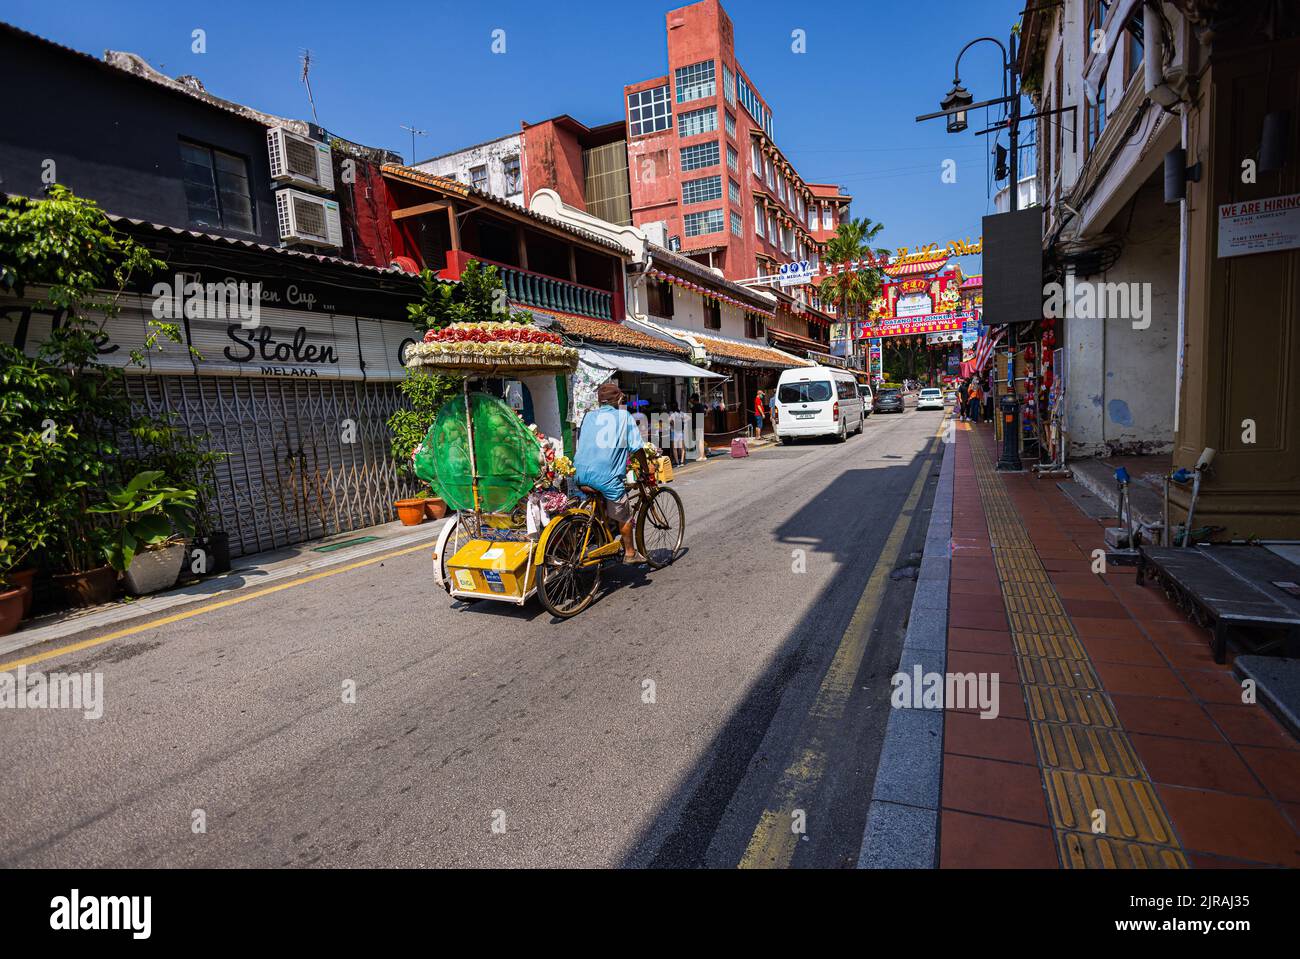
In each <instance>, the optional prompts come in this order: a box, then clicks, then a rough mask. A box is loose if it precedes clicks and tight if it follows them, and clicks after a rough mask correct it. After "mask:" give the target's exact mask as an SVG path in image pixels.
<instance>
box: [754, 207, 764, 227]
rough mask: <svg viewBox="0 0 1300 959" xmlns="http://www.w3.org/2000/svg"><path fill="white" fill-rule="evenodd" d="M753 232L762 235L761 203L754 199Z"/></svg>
mask: <svg viewBox="0 0 1300 959" xmlns="http://www.w3.org/2000/svg"><path fill="white" fill-rule="evenodd" d="M754 232H755V233H757V234H758V235H759V236H763V204H762V203H759V202H758V201H757V200H755V201H754Z"/></svg>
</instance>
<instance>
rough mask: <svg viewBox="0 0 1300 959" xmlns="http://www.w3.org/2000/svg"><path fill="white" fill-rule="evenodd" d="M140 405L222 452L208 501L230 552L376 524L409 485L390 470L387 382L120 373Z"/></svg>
mask: <svg viewBox="0 0 1300 959" xmlns="http://www.w3.org/2000/svg"><path fill="white" fill-rule="evenodd" d="M127 383H128V389H129V393H130V396H131V400H132V402H133V403H134V404H135V406H136V409H137V410H138V411H140V412H148V413H150V414H152V415H155V416H157V415H159V414H161V413H164V412H174V413H177V414H179V419H178V425H182V426H183V427H184V428H185V429H186V430H188V431H189V432H191V433H193V434H198V435H202V434H204V433H207V434H209V435H210V436H211V443H210V445H211V448H212V449H215V450H222V451H224V452H226V453H228V454H229V455H228V456H227V458H226V459H225V460H224V461H223V462H222V463H220V464H219V465H218V466H217V469H216V478H217V483H216V486H217V493H216V502H215V503H214V504H212V506H211V511H212V512H213V513H215V514H217V515H219V516H220V518H221V521H222V525H223V528H224V529H225V530H226V532H228V533H229V534H230V551H231V555H233V556H240V555H244V554H246V553H255V552H261V551H263V550H268V549H275V548H278V547H282V546H288V545H290V544H293V543H301V542H305V541H307V540H312V539H319V538H321V537H324V536H331V535H334V534H337V533H343V532H347V531H349V530H354V529H358V528H361V527H365V526H373V525H375V524H378V523H384V522H387V521H389V520H391V519H392V518H393V506H392V504H393V501H394V500H395V499H400V498H401V497H402V496H406V495H409V494H410V492H411V487H410V486H409V485H408V484H407V483H406V481H405V480H404V479H403V478H401V477H399V476H398V475H397V471H396V469H395V468H394V464H393V460H392V456H391V452H390V446H389V443H390V437H389V432H388V427H387V425H386V422H387V420H388V417H389V416H390V415H391V414H392V413H393V412H394V411H395V410H397V409H399V408H400V407H401V406H402V405H403V402H404V401H403V400H402V397H401V395H400V394H399V393H398V391H397V384H396V383H392V382H361V381H349V380H322V379H295V378H288V377H285V378H274V377H267V378H254V377H209V376H204V377H197V376H189V377H186V376H153V375H150V376H129V377H128V378H127Z"/></svg>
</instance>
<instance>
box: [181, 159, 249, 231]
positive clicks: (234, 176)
mask: <svg viewBox="0 0 1300 959" xmlns="http://www.w3.org/2000/svg"><path fill="white" fill-rule="evenodd" d="M181 177H182V179H183V181H184V183H185V202H186V204H187V206H188V207H189V216H190V224H191V225H192V226H215V227H220V228H222V229H226V230H238V231H240V232H241V233H255V232H257V226H256V222H255V220H254V217H253V194H252V191H251V189H250V188H249V185H248V161H246V160H245V159H244V158H243V157H241V156H236V155H235V154H233V153H225V152H224V151H222V150H214V149H212V148H211V147H205V146H199V145H198V144H197V143H187V142H185V141H184V140H182V141H181Z"/></svg>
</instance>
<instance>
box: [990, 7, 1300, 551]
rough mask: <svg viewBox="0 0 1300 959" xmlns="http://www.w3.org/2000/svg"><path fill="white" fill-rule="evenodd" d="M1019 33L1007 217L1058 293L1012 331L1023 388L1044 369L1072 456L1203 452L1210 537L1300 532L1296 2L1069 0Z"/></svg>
mask: <svg viewBox="0 0 1300 959" xmlns="http://www.w3.org/2000/svg"><path fill="white" fill-rule="evenodd" d="M1019 33H1020V40H1021V45H1020V51H1019V63H1018V67H1019V72H1020V75H1021V77H1022V79H1023V85H1024V88H1025V90H1026V92H1027V93H1028V94H1029V95H1030V96H1032V97H1033V99H1034V101H1035V105H1036V107H1037V108H1038V110H1039V112H1040V113H1042V114H1043V115H1042V116H1041V117H1040V118H1039V119H1038V121H1037V123H1038V130H1037V133H1038V137H1037V143H1038V151H1037V164H1038V166H1037V170H1036V171H1034V172H1035V173H1036V177H1037V195H1038V198H1039V200H1040V205H1039V206H1036V207H1034V208H1032V209H1031V210H1029V211H1026V212H1024V213H1022V214H1019V215H1020V216H1023V217H1025V218H1027V222H1028V223H1029V225H1030V229H1031V230H1032V233H1033V235H1034V236H1035V237H1037V236H1038V235H1041V251H1042V254H1041V256H1042V258H1041V263H1042V267H1043V270H1042V274H1043V282H1044V284H1045V286H1044V290H1045V291H1046V290H1047V289H1048V285H1050V284H1056V289H1057V290H1061V291H1063V292H1064V297H1063V299H1064V302H1063V303H1062V302H1061V298H1058V301H1057V304H1056V306H1057V309H1056V311H1055V314H1054V322H1053V321H1045V320H1040V319H1038V318H1037V317H1035V318H1033V320H1034V322H1033V324H1026V332H1025V333H1023V334H1022V335H1021V336H1020V343H1021V344H1022V346H1023V347H1024V348H1022V350H1021V353H1020V356H1019V357H1018V361H1019V364H1020V365H1019V366H1018V373H1019V375H1020V376H1022V377H1026V378H1027V379H1028V380H1029V382H1030V383H1031V384H1032V385H1031V389H1030V390H1029V391H1028V392H1029V395H1030V397H1031V402H1032V394H1033V392H1034V389H1035V388H1041V387H1043V386H1044V380H1046V383H1047V384H1052V383H1055V388H1054V390H1053V392H1055V393H1056V394H1057V395H1058V396H1059V403H1060V409H1059V410H1058V411H1057V412H1058V415H1059V422H1060V423H1061V424H1062V425H1063V430H1064V432H1063V437H1064V441H1065V444H1064V445H1065V448H1064V452H1065V454H1066V455H1067V458H1068V459H1069V460H1071V461H1074V462H1076V463H1078V464H1079V465H1080V466H1083V467H1086V466H1087V465H1088V461H1087V460H1086V459H1084V458H1087V457H1100V458H1101V460H1102V461H1103V462H1106V463H1109V464H1110V465H1112V466H1116V465H1125V464H1127V467H1128V468H1129V470H1130V472H1131V473H1133V474H1134V476H1135V479H1136V480H1137V481H1139V482H1141V481H1143V480H1144V479H1145V480H1149V481H1151V482H1152V484H1153V485H1154V486H1155V487H1156V488H1157V489H1159V485H1160V481H1161V477H1162V476H1163V475H1164V474H1166V473H1168V472H1169V470H1170V469H1171V467H1186V468H1191V467H1193V466H1194V465H1195V464H1196V463H1197V462H1198V460H1200V459H1202V457H1203V456H1210V455H1212V456H1213V461H1212V472H1210V473H1209V474H1208V475H1207V476H1206V478H1205V482H1204V483H1203V485H1202V486H1201V489H1200V496H1199V500H1198V501H1197V503H1196V509H1195V515H1196V517H1197V525H1198V526H1200V525H1202V524H1204V525H1209V526H1212V527H1214V528H1215V538H1216V539H1244V538H1263V539H1278V538H1282V539H1295V538H1297V537H1300V150H1298V149H1297V141H1298V139H1300V137H1298V135H1297V130H1298V125H1300V110H1298V109H1297V105H1298V104H1300V5H1297V4H1296V3H1294V2H1292V0H1064V2H1062V3H1054V4H1037V5H1032V6H1031V8H1030V9H1029V10H1028V11H1027V12H1026V14H1025V18H1024V21H1023V23H1022V24H1021V28H1020V31H1019ZM985 232H986V241H987V233H988V228H987V224H986V230H985ZM1033 245H1038V244H1037V243H1036V242H1035V243H1034V244H1033ZM985 253H986V257H985V265H986V271H987V273H989V274H991V273H992V271H993V267H992V266H990V265H989V255H990V254H991V253H992V254H993V255H997V253H996V251H991V250H989V249H986V251H985ZM1017 255H1018V254H1017ZM1034 258H1035V259H1037V255H1035V257H1034ZM1037 265H1038V264H1037V263H1034V262H1024V263H1023V264H1012V266H1013V268H1014V269H1017V270H1020V271H1021V272H1023V273H1024V274H1026V275H1036V273H1037V271H1036V269H1035V267H1036V266H1037ZM1072 291H1074V293H1073V295H1072ZM1085 292H1086V293H1088V294H1091V293H1097V294H1098V296H1095V297H1093V298H1092V302H1086V301H1085V300H1084V299H1083V297H1082V296H1081V295H1080V294H1083V293H1085ZM1062 306H1063V308H1061V307H1062ZM1117 306H1118V309H1117ZM1022 319H1024V320H1028V319H1030V318H1029V317H1021V316H1016V317H1009V316H998V315H993V316H990V317H989V321H990V322H991V323H995V324H996V323H999V322H1005V321H1006V320H1017V321H1019V320H1022ZM1031 331H1032V332H1031ZM1026 349H1027V350H1028V354H1027V355H1026V352H1025V350H1026ZM1026 374H1027V376H1026ZM1207 450H1211V451H1213V453H1212V454H1207V453H1206V451H1207ZM1134 457H1137V458H1134ZM1191 495H1192V494H1191V490H1190V488H1188V487H1187V486H1183V485H1179V484H1174V486H1173V487H1172V488H1171V490H1170V498H1171V500H1172V507H1171V509H1172V514H1173V521H1174V522H1175V523H1177V522H1179V521H1181V520H1182V518H1183V517H1184V516H1185V515H1186V512H1187V509H1188V507H1189V506H1190V505H1191ZM1147 518H1149V519H1150V518H1153V519H1155V520H1159V519H1160V517H1159V515H1158V511H1157V514H1156V515H1155V516H1154V517H1147Z"/></svg>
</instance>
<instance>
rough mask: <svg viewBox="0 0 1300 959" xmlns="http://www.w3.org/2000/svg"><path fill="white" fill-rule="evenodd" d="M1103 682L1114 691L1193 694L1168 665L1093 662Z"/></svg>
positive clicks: (1181, 696)
mask: <svg viewBox="0 0 1300 959" xmlns="http://www.w3.org/2000/svg"><path fill="white" fill-rule="evenodd" d="M1093 667H1094V668H1095V669H1096V670H1097V675H1098V676H1099V677H1101V681H1102V684H1103V685H1104V686H1105V687H1106V689H1107V691H1109V692H1112V693H1128V694H1130V695H1132V696H1159V697H1164V698H1167V699H1191V696H1192V694H1191V693H1189V692H1188V691H1187V687H1186V686H1184V685H1183V683H1182V682H1180V681H1179V678H1178V674H1177V673H1175V672H1174V670H1172V669H1170V668H1169V667H1168V666H1128V665H1124V664H1121V663H1093Z"/></svg>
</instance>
